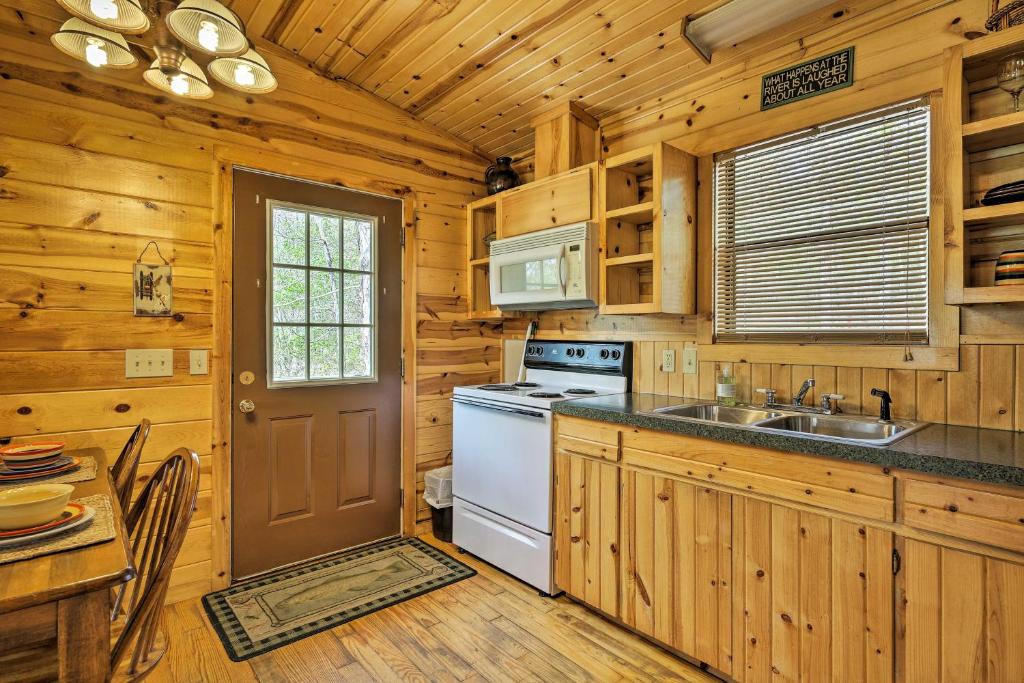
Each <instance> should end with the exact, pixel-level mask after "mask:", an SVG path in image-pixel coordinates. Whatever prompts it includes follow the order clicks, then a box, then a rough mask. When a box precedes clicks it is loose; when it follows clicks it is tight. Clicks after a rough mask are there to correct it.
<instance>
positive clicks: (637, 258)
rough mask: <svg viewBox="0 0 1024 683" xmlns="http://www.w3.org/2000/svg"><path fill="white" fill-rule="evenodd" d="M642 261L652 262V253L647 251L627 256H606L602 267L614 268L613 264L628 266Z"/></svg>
mask: <svg viewBox="0 0 1024 683" xmlns="http://www.w3.org/2000/svg"><path fill="white" fill-rule="evenodd" d="M642 263H654V254H651V253H650V252H648V253H644V254H630V255H629V256H616V257H615V258H606V259H605V260H604V267H605V268H614V267H615V266H628V265H635V264H642Z"/></svg>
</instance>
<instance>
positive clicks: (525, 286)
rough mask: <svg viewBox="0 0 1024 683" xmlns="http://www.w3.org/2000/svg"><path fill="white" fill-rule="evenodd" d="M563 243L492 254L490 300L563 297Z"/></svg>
mask: <svg viewBox="0 0 1024 683" xmlns="http://www.w3.org/2000/svg"><path fill="white" fill-rule="evenodd" d="M565 248H566V245H565V244H555V245H551V246H545V247H535V248H533V249H524V250H522V251H514V252H509V253H505V254H495V255H492V256H491V260H490V272H491V276H490V277H491V281H490V285H491V303H492V304H494V305H495V306H503V307H506V308H508V307H510V306H517V305H529V304H545V303H552V302H558V301H564V300H565V285H566V262H565Z"/></svg>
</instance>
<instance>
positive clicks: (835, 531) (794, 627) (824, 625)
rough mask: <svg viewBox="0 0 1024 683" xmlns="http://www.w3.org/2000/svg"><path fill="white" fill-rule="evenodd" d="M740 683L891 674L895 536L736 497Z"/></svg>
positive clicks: (840, 681) (736, 671)
mask: <svg viewBox="0 0 1024 683" xmlns="http://www.w3.org/2000/svg"><path fill="white" fill-rule="evenodd" d="M733 519H734V532H733V539H732V541H733V544H732V550H733V557H734V566H735V567H736V568H737V570H738V572H737V576H736V578H735V579H734V581H733V594H734V597H733V600H734V605H735V621H736V623H735V625H734V628H735V631H734V638H733V642H734V643H735V645H734V659H735V661H734V664H733V671H732V676H733V678H735V679H736V680H738V681H744V682H755V681H777V680H791V681H814V682H817V681H834V682H835V683H846V682H847V681H882V682H888V681H891V680H892V678H893V590H894V586H893V576H892V544H893V540H892V533H891V532H889V531H885V530H882V529H875V528H873V527H869V526H866V525H863V524H859V523H855V522H848V521H844V520H839V519H833V518H829V517H826V516H824V515H819V514H815V513H810V512H806V511H801V510H794V509H792V508H789V507H786V506H783V505H775V504H772V503H768V502H765V501H759V500H754V499H750V498H745V497H743V496H734V497H733Z"/></svg>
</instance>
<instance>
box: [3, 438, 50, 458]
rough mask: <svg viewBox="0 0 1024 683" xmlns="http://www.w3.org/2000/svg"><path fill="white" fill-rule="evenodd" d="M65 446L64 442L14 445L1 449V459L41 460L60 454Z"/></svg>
mask: <svg viewBox="0 0 1024 683" xmlns="http://www.w3.org/2000/svg"><path fill="white" fill-rule="evenodd" d="M65 445H66V444H65V443H64V442H63V441H35V442H33V443H12V444H8V445H6V446H4V447H2V448H0V459H2V460H8V461H10V460H15V461H19V460H39V459H40V458H48V457H50V456H52V455H58V454H60V453H61V451H63V450H64V446H65Z"/></svg>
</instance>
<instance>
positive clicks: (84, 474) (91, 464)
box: [0, 455, 96, 488]
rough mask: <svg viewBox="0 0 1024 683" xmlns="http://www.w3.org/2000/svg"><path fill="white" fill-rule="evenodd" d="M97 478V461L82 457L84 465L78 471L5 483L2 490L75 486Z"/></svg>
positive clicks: (2, 483) (0, 485)
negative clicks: (59, 485)
mask: <svg viewBox="0 0 1024 683" xmlns="http://www.w3.org/2000/svg"><path fill="white" fill-rule="evenodd" d="M95 478H96V459H95V458H91V457H89V456H88V455H86V456H83V457H82V464H81V465H79V466H78V469H76V470H72V471H70V472H64V473H62V474H55V475H53V476H50V477H32V478H31V479H19V480H18V481H4V482H0V488H12V487H14V486H30V485H32V484H74V483H75V482H76V481H92V480H93V479H95Z"/></svg>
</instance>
